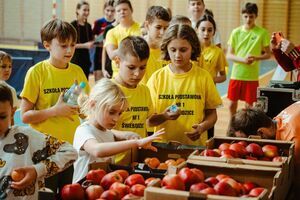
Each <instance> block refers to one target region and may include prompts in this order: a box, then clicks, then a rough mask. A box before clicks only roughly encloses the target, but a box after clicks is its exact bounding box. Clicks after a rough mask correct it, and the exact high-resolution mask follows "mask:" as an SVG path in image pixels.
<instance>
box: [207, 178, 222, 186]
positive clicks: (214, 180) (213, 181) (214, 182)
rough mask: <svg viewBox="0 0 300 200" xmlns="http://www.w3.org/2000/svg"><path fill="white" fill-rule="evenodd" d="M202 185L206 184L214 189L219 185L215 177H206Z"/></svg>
mask: <svg viewBox="0 0 300 200" xmlns="http://www.w3.org/2000/svg"><path fill="white" fill-rule="evenodd" d="M204 183H207V184H208V185H210V186H211V187H214V186H215V185H216V184H217V183H219V180H218V179H217V178H216V177H208V178H207V179H205V180H204Z"/></svg>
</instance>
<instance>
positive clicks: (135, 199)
mask: <svg viewBox="0 0 300 200" xmlns="http://www.w3.org/2000/svg"><path fill="white" fill-rule="evenodd" d="M140 199H141V197H139V196H136V195H134V194H131V193H129V194H126V195H125V196H124V197H123V198H122V200H140Z"/></svg>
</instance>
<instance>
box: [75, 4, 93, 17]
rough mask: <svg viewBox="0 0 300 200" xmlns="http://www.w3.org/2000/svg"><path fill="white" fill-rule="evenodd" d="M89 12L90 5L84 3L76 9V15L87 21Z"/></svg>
mask: <svg viewBox="0 0 300 200" xmlns="http://www.w3.org/2000/svg"><path fill="white" fill-rule="evenodd" d="M89 14H90V6H89V5H86V4H83V5H82V6H81V7H80V8H79V9H78V10H77V15H78V16H77V17H78V18H80V19H82V20H84V21H87V18H88V16H89Z"/></svg>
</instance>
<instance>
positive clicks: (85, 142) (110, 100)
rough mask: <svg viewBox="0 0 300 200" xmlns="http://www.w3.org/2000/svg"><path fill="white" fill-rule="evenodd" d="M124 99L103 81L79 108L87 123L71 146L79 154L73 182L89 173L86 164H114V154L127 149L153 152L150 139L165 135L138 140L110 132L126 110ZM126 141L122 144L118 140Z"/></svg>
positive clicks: (135, 136)
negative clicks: (138, 148)
mask: <svg viewBox="0 0 300 200" xmlns="http://www.w3.org/2000/svg"><path fill="white" fill-rule="evenodd" d="M126 99H127V97H126V96H125V94H124V93H123V92H122V90H121V89H120V88H119V87H118V85H117V84H115V83H114V82H112V81H111V80H109V79H107V78H102V79H101V80H99V81H98V82H97V83H96V85H95V86H94V87H93V89H92V91H91V94H90V96H89V97H88V99H87V100H86V101H85V102H84V103H83V105H82V111H83V113H84V114H85V115H87V116H88V121H86V122H84V123H83V124H81V125H80V126H79V127H78V128H77V130H76V133H75V138H74V147H75V149H76V150H77V151H78V153H79V158H78V159H77V161H76V162H75V164H74V166H75V170H74V177H73V182H78V181H79V180H81V179H82V178H83V177H85V175H86V174H87V172H88V167H89V164H91V163H94V162H100V161H105V162H113V160H114V155H115V154H117V153H120V152H124V151H126V150H128V149H130V148H136V147H143V148H147V149H151V150H154V151H155V150H156V148H155V147H153V146H152V145H151V142H152V141H153V140H156V139H159V137H158V136H160V135H161V134H163V133H164V131H163V130H160V131H158V132H157V133H155V134H154V135H152V136H150V137H147V138H143V139H137V138H139V137H138V135H136V134H129V133H124V134H123V133H122V134H119V133H116V132H112V131H111V130H110V129H112V128H113V127H114V126H115V125H116V124H117V122H118V121H119V119H120V116H121V114H122V112H124V111H125V110H126V109H127V105H128V103H127V100H126ZM119 140H125V141H119Z"/></svg>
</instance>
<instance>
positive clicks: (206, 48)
mask: <svg viewBox="0 0 300 200" xmlns="http://www.w3.org/2000/svg"><path fill="white" fill-rule="evenodd" d="M196 29H197V31H198V34H199V40H200V43H201V50H202V51H201V57H200V58H201V59H200V64H199V65H200V66H201V67H202V68H204V69H206V70H207V71H208V72H209V73H210V75H211V76H212V78H213V80H214V83H222V82H224V81H225V80H226V73H225V67H227V66H228V63H227V61H226V58H225V55H224V53H223V50H222V49H220V48H219V47H217V46H216V45H214V44H212V38H213V36H214V34H215V31H216V23H215V20H214V18H213V17H212V16H210V15H204V16H203V17H202V18H201V19H200V20H199V21H198V22H197V25H196Z"/></svg>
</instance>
